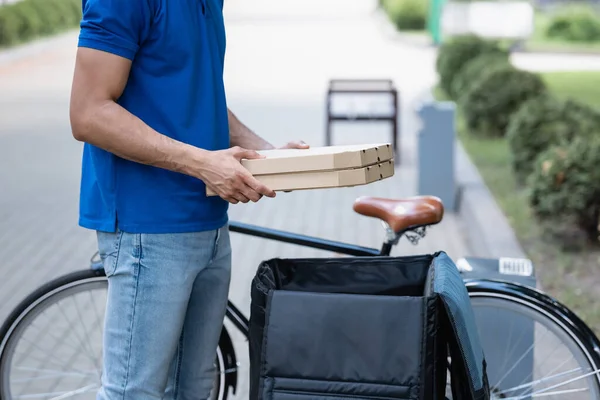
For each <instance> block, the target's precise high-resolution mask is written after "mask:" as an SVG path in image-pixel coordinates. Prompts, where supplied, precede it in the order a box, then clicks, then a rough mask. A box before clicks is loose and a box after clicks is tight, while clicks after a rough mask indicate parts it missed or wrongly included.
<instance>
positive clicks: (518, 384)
mask: <svg viewBox="0 0 600 400" xmlns="http://www.w3.org/2000/svg"><path fill="white" fill-rule="evenodd" d="M467 288H468V290H469V297H470V298H471V304H472V307H473V311H474V313H475V321H476V325H477V328H478V330H479V337H480V339H481V344H482V346H483V350H484V353H485V357H486V361H487V375H488V379H489V384H490V389H491V395H492V397H491V398H492V399H514V400H517V399H519V400H520V399H538V398H549V399H565V400H566V399H568V400H583V399H585V400H592V399H593V400H599V399H600V375H599V366H600V355H599V353H598V351H599V348H600V344H599V343H598V340H597V338H596V337H595V336H594V334H593V333H592V332H591V331H590V330H589V328H588V327H587V326H586V325H585V324H584V323H583V322H582V321H581V320H580V319H579V318H577V316H575V315H574V314H573V313H572V312H571V311H569V310H568V309H567V308H565V307H564V306H562V305H561V304H560V303H558V302H556V301H554V300H552V299H550V298H549V297H547V296H546V295H544V294H542V293H540V292H539V291H537V290H534V289H531V288H527V287H524V286H520V285H517V284H512V283H508V282H497V281H472V282H467ZM448 394H449V393H448ZM450 398H451V396H450Z"/></svg>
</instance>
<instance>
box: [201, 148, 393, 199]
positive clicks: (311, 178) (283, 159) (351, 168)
mask: <svg viewBox="0 0 600 400" xmlns="http://www.w3.org/2000/svg"><path fill="white" fill-rule="evenodd" d="M259 153H260V154H262V155H264V156H265V157H264V158H261V159H253V160H246V159H244V160H242V165H243V166H244V167H245V168H246V169H247V170H248V171H249V172H250V173H251V174H252V175H253V176H254V177H255V178H256V179H257V180H259V181H261V182H262V183H264V184H265V185H266V186H267V187H268V188H270V189H273V190H274V191H294V190H306V189H326V188H336V187H349V186H357V185H366V184H369V183H372V182H377V181H380V180H382V179H386V178H389V177H391V176H393V175H394V160H393V151H392V147H391V146H390V144H387V143H386V144H364V145H346V146H326V147H312V148H309V149H276V150H262V151H259ZM207 194H208V195H209V196H214V195H215V193H214V192H212V191H211V190H210V189H209V190H208V191H207Z"/></svg>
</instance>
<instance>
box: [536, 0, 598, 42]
mask: <svg viewBox="0 0 600 400" xmlns="http://www.w3.org/2000/svg"><path fill="white" fill-rule="evenodd" d="M546 36H547V37H549V38H552V39H562V40H567V41H571V42H595V41H598V40H600V18H599V17H598V16H597V15H596V13H595V11H594V9H592V8H591V7H573V6H572V7H567V8H565V9H564V10H563V11H562V12H560V13H558V14H556V15H554V16H553V17H552V19H551V21H550V23H549V24H548V27H547V28H546Z"/></svg>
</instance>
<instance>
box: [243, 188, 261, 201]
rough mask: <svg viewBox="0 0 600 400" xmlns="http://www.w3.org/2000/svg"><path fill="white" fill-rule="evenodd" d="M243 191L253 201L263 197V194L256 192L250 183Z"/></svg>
mask: <svg viewBox="0 0 600 400" xmlns="http://www.w3.org/2000/svg"><path fill="white" fill-rule="evenodd" d="M242 193H243V194H244V196H246V197H247V198H248V199H250V201H252V202H254V203H256V202H257V201H259V200H260V199H261V197H262V194H260V193H258V192H256V191H255V190H254V189H252V188H251V187H250V186H248V185H246V188H245V189H244V191H243V192H242Z"/></svg>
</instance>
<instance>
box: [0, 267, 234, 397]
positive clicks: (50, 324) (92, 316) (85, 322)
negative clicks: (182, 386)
mask: <svg viewBox="0 0 600 400" xmlns="http://www.w3.org/2000/svg"><path fill="white" fill-rule="evenodd" d="M107 288H108V281H107V279H106V276H105V275H104V271H103V270H101V269H100V270H95V269H89V270H84V271H78V272H74V273H71V274H68V275H66V276H63V277H61V278H58V279H56V280H53V281H51V282H49V283H48V284H46V285H44V286H42V287H40V288H39V289H37V290H36V291H35V292H33V293H32V294H31V295H29V296H28V297H27V298H26V299H25V300H23V301H22V302H21V303H20V304H19V306H18V307H17V308H15V310H14V311H13V312H12V314H11V315H10V316H9V318H8V319H7V320H6V322H5V323H4V325H3V326H2V328H0V400H16V399H22V398H33V399H66V398H68V399H90V400H92V399H95V398H96V392H97V390H98V388H99V386H100V376H101V372H102V327H103V322H104V308H105V307H104V306H105V303H106V292H107ZM222 338H223V335H222ZM225 356H226V355H225V354H224V352H223V351H222V348H221V344H219V347H218V349H217V354H216V361H215V362H216V368H217V374H216V376H215V382H214V386H213V391H212V393H211V400H226V399H227V387H226V386H227V385H226V384H225V379H224V378H223V373H224V371H225V370H226V365H225V363H226V361H225Z"/></svg>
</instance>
